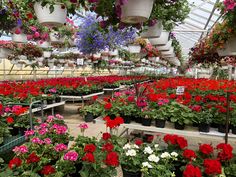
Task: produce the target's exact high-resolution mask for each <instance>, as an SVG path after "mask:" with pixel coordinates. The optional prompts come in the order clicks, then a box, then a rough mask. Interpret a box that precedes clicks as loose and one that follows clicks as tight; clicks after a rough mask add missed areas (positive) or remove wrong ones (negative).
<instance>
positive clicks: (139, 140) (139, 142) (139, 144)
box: [135, 139, 143, 146]
mask: <svg viewBox="0 0 236 177" xmlns="http://www.w3.org/2000/svg"><path fill="white" fill-rule="evenodd" d="M135 144H136V145H137V146H141V145H142V144H143V141H142V140H141V139H137V140H135Z"/></svg>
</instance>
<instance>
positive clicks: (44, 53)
mask: <svg viewBox="0 0 236 177" xmlns="http://www.w3.org/2000/svg"><path fill="white" fill-rule="evenodd" d="M51 55H52V52H51V51H43V57H45V58H49V57H51Z"/></svg>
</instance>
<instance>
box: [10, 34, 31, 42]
mask: <svg viewBox="0 0 236 177" xmlns="http://www.w3.org/2000/svg"><path fill="white" fill-rule="evenodd" d="M12 41H13V42H17V43H27V36H26V34H23V33H21V34H15V33H14V34H12Z"/></svg>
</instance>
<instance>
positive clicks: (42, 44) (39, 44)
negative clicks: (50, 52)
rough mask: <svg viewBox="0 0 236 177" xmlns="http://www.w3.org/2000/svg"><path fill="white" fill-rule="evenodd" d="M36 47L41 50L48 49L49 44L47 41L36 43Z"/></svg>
mask: <svg viewBox="0 0 236 177" xmlns="http://www.w3.org/2000/svg"><path fill="white" fill-rule="evenodd" d="M37 46H38V47H41V48H49V47H50V43H49V42H48V41H38V42H37Z"/></svg>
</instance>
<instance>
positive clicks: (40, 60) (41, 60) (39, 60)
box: [36, 57, 44, 62]
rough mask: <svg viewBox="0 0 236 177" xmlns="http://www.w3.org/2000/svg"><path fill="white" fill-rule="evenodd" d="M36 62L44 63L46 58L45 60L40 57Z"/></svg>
mask: <svg viewBox="0 0 236 177" xmlns="http://www.w3.org/2000/svg"><path fill="white" fill-rule="evenodd" d="M36 60H37V61H38V62H43V61H44V58H43V57H38V58H36Z"/></svg>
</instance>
